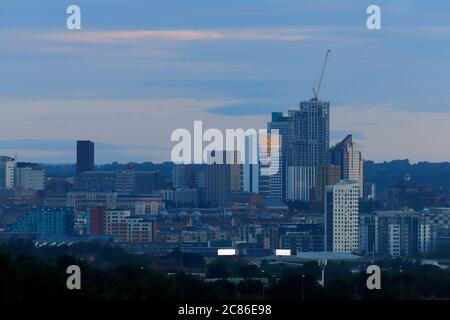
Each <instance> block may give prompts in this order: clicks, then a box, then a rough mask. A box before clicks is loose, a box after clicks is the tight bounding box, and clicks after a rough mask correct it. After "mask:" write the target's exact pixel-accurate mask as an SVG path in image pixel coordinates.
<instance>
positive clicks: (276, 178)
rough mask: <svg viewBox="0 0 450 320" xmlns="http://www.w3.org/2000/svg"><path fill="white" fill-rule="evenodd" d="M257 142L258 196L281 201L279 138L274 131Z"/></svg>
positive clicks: (260, 137) (281, 173)
mask: <svg viewBox="0 0 450 320" xmlns="http://www.w3.org/2000/svg"><path fill="white" fill-rule="evenodd" d="M258 140H259V162H260V163H259V194H260V195H261V196H263V197H267V198H273V199H283V198H284V195H283V185H284V183H283V182H284V181H283V171H282V170H283V168H282V167H283V166H282V163H281V162H282V158H281V155H280V154H281V136H280V135H279V134H278V132H276V131H274V130H273V131H272V132H271V133H268V134H267V135H260V136H259V137H258Z"/></svg>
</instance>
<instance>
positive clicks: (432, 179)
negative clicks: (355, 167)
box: [365, 160, 450, 191]
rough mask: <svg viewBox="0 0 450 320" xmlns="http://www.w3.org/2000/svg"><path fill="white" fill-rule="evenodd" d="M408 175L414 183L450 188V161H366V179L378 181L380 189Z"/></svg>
mask: <svg viewBox="0 0 450 320" xmlns="http://www.w3.org/2000/svg"><path fill="white" fill-rule="evenodd" d="M406 175H409V176H410V178H411V183H413V184H418V185H424V186H429V187H432V188H433V189H445V190H450V163H449V162H442V163H430V162H419V163H416V164H411V163H410V162H409V160H394V161H390V162H383V163H375V162H373V161H366V163H365V180H366V181H367V182H373V183H376V184H377V189H378V190H380V191H382V190H385V189H386V188H387V187H388V186H389V185H393V184H397V183H398V182H400V181H402V180H403V179H404V177H405V176H406Z"/></svg>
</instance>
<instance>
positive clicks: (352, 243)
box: [325, 180, 360, 253]
mask: <svg viewBox="0 0 450 320" xmlns="http://www.w3.org/2000/svg"><path fill="white" fill-rule="evenodd" d="M359 193H360V189H359V183H358V182H354V181H348V180H341V181H340V182H339V183H338V184H336V185H332V186H327V188H326V194H325V251H333V252H345V253H355V252H358V251H359Z"/></svg>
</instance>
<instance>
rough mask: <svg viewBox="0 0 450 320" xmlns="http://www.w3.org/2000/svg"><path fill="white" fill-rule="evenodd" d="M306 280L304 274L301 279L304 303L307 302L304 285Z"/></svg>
mask: <svg viewBox="0 0 450 320" xmlns="http://www.w3.org/2000/svg"><path fill="white" fill-rule="evenodd" d="M304 279H305V275H304V274H302V277H301V278H300V280H301V287H302V295H301V297H302V301H303V300H305V289H304V284H303V282H304Z"/></svg>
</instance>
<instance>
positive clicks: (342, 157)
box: [330, 134, 364, 198]
mask: <svg viewBox="0 0 450 320" xmlns="http://www.w3.org/2000/svg"><path fill="white" fill-rule="evenodd" d="M330 153H331V163H332V164H333V165H336V166H340V167H341V179H344V180H352V181H357V182H358V184H359V188H360V191H359V197H360V198H363V196H364V160H363V159H362V156H361V152H360V151H359V150H358V148H357V146H356V143H354V142H353V137H352V135H351V134H349V135H348V136H347V137H346V138H345V139H344V140H342V141H341V142H339V143H338V144H337V145H335V146H334V147H333V148H331V151H330Z"/></svg>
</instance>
